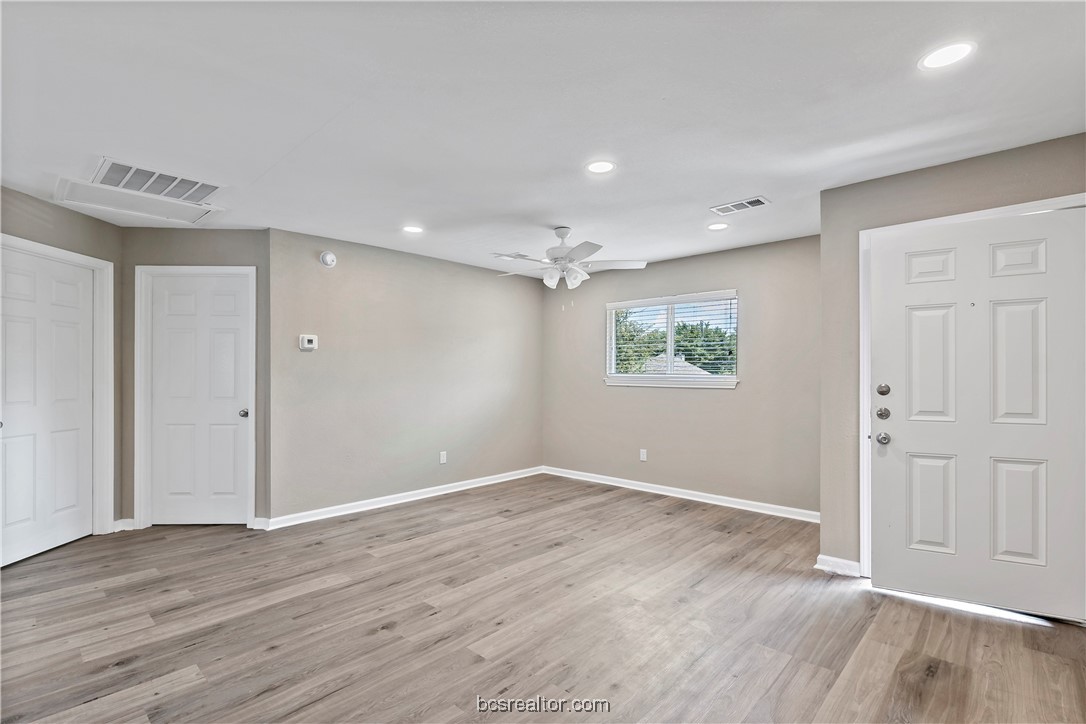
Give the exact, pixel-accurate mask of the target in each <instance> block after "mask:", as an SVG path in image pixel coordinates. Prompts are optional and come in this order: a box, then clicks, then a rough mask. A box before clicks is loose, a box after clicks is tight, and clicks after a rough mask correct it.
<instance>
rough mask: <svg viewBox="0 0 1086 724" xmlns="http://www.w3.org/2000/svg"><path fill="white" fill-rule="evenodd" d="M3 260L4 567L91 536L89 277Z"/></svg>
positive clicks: (15, 255)
mask: <svg viewBox="0 0 1086 724" xmlns="http://www.w3.org/2000/svg"><path fill="white" fill-rule="evenodd" d="M2 254H3V258H2V264H0V296H2V298H3V315H2V321H0V325H2V330H0V332H2V342H0V343H2V347H3V353H2V356H3V359H2V363H3V369H2V375H0V377H2V379H0V399H2V403H3V422H4V426H3V428H2V429H0V433H2V445H0V447H2V458H3V459H2V462H0V470H2V473H3V483H2V493H3V499H2V508H3V512H2V514H0V518H2V521H3V549H4V550H3V563H4V564H5V565H6V564H8V563H11V562H12V561H17V560H20V559H23V558H26V557H28V556H32V555H34V554H36V553H40V552H42V551H44V550H48V549H50V548H54V547H56V546H58V545H62V544H64V543H68V542H69V541H73V540H75V539H77V538H82V537H83V536H86V535H90V534H91V529H92V516H93V508H92V505H91V496H92V489H93V479H92V475H93V470H92V463H93V460H92V445H93V438H92V433H93V398H92V395H93V389H92V385H93V349H92V344H93V342H92V332H93V317H94V306H93V305H94V302H93V292H94V290H93V284H94V275H93V272H92V271H91V270H90V269H86V268H83V267H79V266H74V265H72V264H68V263H65V262H61V261H56V260H53V259H46V258H43V257H39V256H36V255H33V254H29V253H26V252H23V251H18V250H14V249H8V248H5V249H4V250H3V252H2Z"/></svg>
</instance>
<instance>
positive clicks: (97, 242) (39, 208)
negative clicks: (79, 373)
mask: <svg viewBox="0 0 1086 724" xmlns="http://www.w3.org/2000/svg"><path fill="white" fill-rule="evenodd" d="M0 231H2V232H3V233H5V234H10V235H11V236H18V237H19V238H21V239H29V240H30V241H36V242H38V243H39V244H48V245H49V246H54V247H57V248H58V249H65V250H67V251H74V252H76V253H77V254H84V255H86V256H93V257H94V258H96V259H105V260H106V261H111V262H113V329H114V335H113V343H114V349H113V359H114V360H115V361H119V360H120V359H121V336H122V335H121V333H120V331H119V330H120V329H121V311H122V300H121V284H120V281H119V277H120V274H121V254H122V246H121V230H120V229H119V228H117V227H116V226H114V225H113V224H107V223H106V222H104V221H99V220H98V219H92V218H91V217H89V216H84V215H83V214H79V213H76V212H75V211H71V210H69V209H65V208H64V207H61V206H56V205H55V204H50V203H49V202H47V201H42V200H41V199H36V198H34V197H33V196H28V195H27V194H24V193H22V192H19V191H14V190H12V189H8V188H4V189H0ZM114 373H115V374H114V380H113V389H114V395H115V399H114V401H113V409H114V410H115V411H116V412H115V413H114V422H115V430H114V435H113V444H114V446H115V451H114V456H113V459H114V460H115V461H120V459H121V450H122V442H123V439H122V438H123V435H122V428H121V423H122V415H121V414H120V410H121V401H122V397H121V388H122V387H123V385H122V381H121V368H120V364H119V363H118V364H116V368H115V370H114ZM113 476H114V477H113V488H114V489H113V514H114V517H116V518H121V517H124V516H123V511H124V507H123V499H124V490H123V485H122V482H121V480H122V478H121V465H120V463H119V462H118V464H116V465H114V467H113ZM129 497H131V496H129Z"/></svg>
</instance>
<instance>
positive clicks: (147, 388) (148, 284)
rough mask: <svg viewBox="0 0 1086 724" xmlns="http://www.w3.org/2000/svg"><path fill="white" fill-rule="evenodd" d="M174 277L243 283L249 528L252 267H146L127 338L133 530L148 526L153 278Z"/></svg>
mask: <svg viewBox="0 0 1086 724" xmlns="http://www.w3.org/2000/svg"><path fill="white" fill-rule="evenodd" d="M175 276H232V277H238V276H243V277H247V278H248V280H249V328H250V330H251V334H250V337H249V365H250V367H251V370H252V374H251V375H250V376H249V400H250V401H249V410H250V413H249V420H250V421H251V422H252V424H251V425H249V434H248V436H247V440H248V444H249V451H250V458H249V479H248V481H247V482H248V485H246V492H247V496H246V498H247V499H246V504H245V507H246V513H245V517H246V521H245V523H246V525H247V526H248V527H249V528H252V527H254V524H255V521H256V417H257V416H256V412H257V410H256V406H257V399H256V267H255V266H149V265H139V266H137V267H136V294H135V304H136V328H135V337H134V339H133V349H134V353H135V369H134V380H133V382H134V393H135V395H134V396H135V414H134V417H133V436H134V441H133V442H134V444H133V457H134V460H133V463H134V464H133V470H134V472H135V476H134V477H135V480H134V483H135V485H134V490H133V499H134V503H135V511H134V512H135V521H134V522H135V527H136V528H146V527H148V526H150V525H151V499H152V491H151V477H152V474H151V471H152V466H151V452H150V451H151V397H152V393H151V375H150V371H151V359H152V358H151V353H152V349H151V326H152V323H153V319H152V316H151V304H152V301H153V296H152V292H153V290H154V281H155V278H156V277H175Z"/></svg>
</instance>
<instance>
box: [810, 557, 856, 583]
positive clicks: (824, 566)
mask: <svg viewBox="0 0 1086 724" xmlns="http://www.w3.org/2000/svg"><path fill="white" fill-rule="evenodd" d="M815 568H817V569H818V570H820V571H825V572H826V573H832V574H834V575H837V576H853V577H855V578H859V577H860V562H859V561H849V560H845V559H844V558H834V557H833V556H823V555H820V556H818V561H817V562H816V563H815Z"/></svg>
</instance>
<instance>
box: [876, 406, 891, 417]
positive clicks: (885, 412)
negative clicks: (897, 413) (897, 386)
mask: <svg viewBox="0 0 1086 724" xmlns="http://www.w3.org/2000/svg"><path fill="white" fill-rule="evenodd" d="M875 417H877V418H879V419H880V420H885V419H886V418H888V417H890V410H889V409H888V408H886V407H880V408H879V409H877V410H875Z"/></svg>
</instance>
